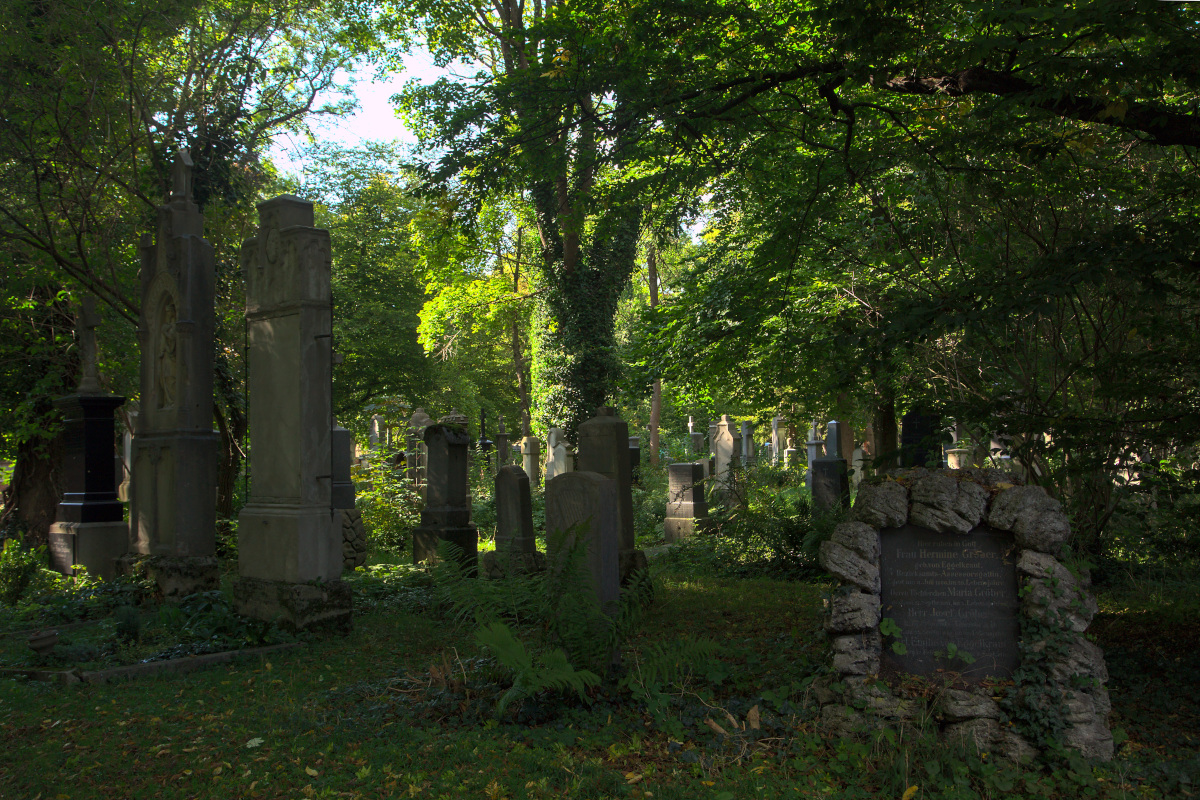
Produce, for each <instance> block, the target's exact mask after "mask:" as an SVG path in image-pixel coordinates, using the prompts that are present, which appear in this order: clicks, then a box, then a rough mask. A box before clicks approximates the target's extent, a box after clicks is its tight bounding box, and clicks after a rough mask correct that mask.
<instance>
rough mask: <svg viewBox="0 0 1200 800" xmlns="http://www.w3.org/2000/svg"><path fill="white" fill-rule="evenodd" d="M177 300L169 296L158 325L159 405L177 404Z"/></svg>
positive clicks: (162, 406) (163, 406)
mask: <svg viewBox="0 0 1200 800" xmlns="http://www.w3.org/2000/svg"><path fill="white" fill-rule="evenodd" d="M175 319H176V311H175V301H174V300H173V299H171V298H170V297H169V296H168V297H167V298H166V301H165V302H164V303H163V310H162V315H161V316H160V317H159V325H158V342H157V345H158V354H157V361H158V407H159V408H172V407H173V406H174V405H175V374H176V371H177V365H176V359H177V357H178V356H177V353H176V349H177V340H176V332H175Z"/></svg>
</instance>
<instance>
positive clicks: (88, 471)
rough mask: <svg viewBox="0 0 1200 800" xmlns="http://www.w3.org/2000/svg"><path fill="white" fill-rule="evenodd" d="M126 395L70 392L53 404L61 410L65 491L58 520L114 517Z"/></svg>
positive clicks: (118, 508) (119, 509)
mask: <svg viewBox="0 0 1200 800" xmlns="http://www.w3.org/2000/svg"><path fill="white" fill-rule="evenodd" d="M124 402H125V398H124V397H117V396H116V395H109V394H98V395H87V394H73V395H69V396H67V397H60V398H58V399H57V400H55V401H54V405H55V406H56V407H57V408H58V409H59V410H60V411H62V414H63V432H62V441H63V449H64V454H63V471H62V476H63V485H64V487H65V491H64V492H63V499H62V502H61V503H59V505H58V516H57V519H58V521H59V522H117V521H120V520H121V519H122V518H123V517H124V506H125V504H124V503H122V502H121V501H120V499H118V497H117V471H116V461H115V456H116V431H117V426H116V420H115V418H114V417H113V412H114V411H116V410H117V408H118V407H120V405H121V404H122V403H124Z"/></svg>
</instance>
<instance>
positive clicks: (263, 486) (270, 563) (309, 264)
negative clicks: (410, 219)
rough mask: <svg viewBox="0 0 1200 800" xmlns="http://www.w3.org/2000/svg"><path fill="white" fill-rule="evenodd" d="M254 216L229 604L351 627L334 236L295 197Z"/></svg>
mask: <svg viewBox="0 0 1200 800" xmlns="http://www.w3.org/2000/svg"><path fill="white" fill-rule="evenodd" d="M258 213H259V227H258V232H257V235H256V236H255V237H254V238H252V239H248V240H247V241H246V242H245V244H243V246H242V253H241V262H242V272H243V277H244V278H245V281H246V327H247V353H246V360H247V377H248V388H249V429H250V436H251V448H250V497H249V499H248V501H247V503H246V505H245V507H244V508H243V509H242V511H241V514H240V515H239V516H238V574H239V576H240V577H239V578H238V580H237V582H236V583H235V584H234V590H233V592H234V601H235V605H236V608H237V611H238V613H240V614H242V615H244V616H249V617H255V618H257V619H262V620H275V621H276V622H277V623H279V624H281V625H283V626H284V627H287V628H291V629H296V630H299V629H308V628H318V627H323V628H334V629H338V630H343V631H344V630H349V628H350V624H351V593H350V587H349V585H348V584H345V583H343V582H342V581H341V580H340V578H341V574H342V536H341V535H340V532H339V531H337V530H336V529H335V527H334V521H333V517H334V515H333V513H332V506H333V503H332V485H333V479H332V449H331V444H330V439H331V436H332V426H331V420H332V419H333V413H332V397H331V392H332V371H333V349H332V347H331V342H332V317H333V303H332V299H331V296H330V286H329V278H330V263H331V261H330V249H329V232H328V231H325V230H322V229H319V228H315V227H313V205H312V203H309V202H307V201H304V200H301V199H300V198H298V197H293V196H291V195H281V196H280V197H276V198H274V199H272V200H268V201H266V202H264V203H260V204H259V206H258ZM144 411H145V409H143V413H144ZM206 500H208V501H209V502H211V498H206Z"/></svg>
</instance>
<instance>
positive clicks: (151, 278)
mask: <svg viewBox="0 0 1200 800" xmlns="http://www.w3.org/2000/svg"><path fill="white" fill-rule="evenodd" d="M191 171H192V163H191V160H190V158H189V157H188V155H187V153H186V152H184V151H181V152H180V153H179V154H177V156H176V160H175V164H174V167H173V178H172V190H171V193H170V196H169V197H168V200H167V203H166V204H165V205H163V206H161V207H160V208H159V210H158V224H157V231H156V234H155V235H153V236H151V235H146V236H144V237H143V239H142V243H141V300H142V305H141V317H140V319H139V327H138V336H139V341H140V344H141V354H142V361H141V385H140V388H141V406H140V408H139V410H138V413H137V414H136V415H135V414H131V415H130V417H131V419H134V420H136V422H135V425H134V430H133V431H132V436H131V440H130V441H129V442H128V444H127V450H128V463H129V464H130V466H131V478H130V481H129V483H128V486H127V487H126V489H125V491H126V492H127V493H128V496H129V500H130V514H129V521H128V522H127V523H126V522H124V521H123V519H122V517H123V504H122V503H121V501H120V499H119V497H118V488H117V482H116V476H117V473H116V461H115V453H114V446H113V445H114V434H115V424H114V418H113V412H114V410H115V409H116V408H117V407H119V406H120V405H121V404H122V403H123V402H124V398H122V397H117V396H113V395H108V394H104V393H103V392H102V391H101V387H100V384H99V381H98V380H97V375H96V366H95V365H96V356H95V351H96V345H95V333H94V329H95V327H96V324H97V319H96V317H95V313H94V308H93V306H92V304H91V301H87V300H85V304H84V311H83V313H82V314H81V315H80V342H81V350H82V352H83V369H82V370H81V374H82V378H81V380H80V383H79V386H78V388H77V390H76V392H75V393H74V394H72V395H70V396H68V397H64V398H62V399H60V400H59V401H58V404H59V406H60V407H61V408H63V409H64V412H65V414H64V416H65V428H66V430H65V435H64V441H65V443H66V450H67V457H66V461H65V470H64V482H65V489H66V491H65V492H64V496H63V502H62V503H61V504H60V506H59V509H58V520H57V522H56V523H55V525H54V526H53V527H52V528H51V532H50V549H51V557H52V561H53V565H54V566H55V567H56V568H58V569H59V570H60V571H62V572H64V573H70V572H71V571H72V570H73V567H74V565H82V566H84V567H85V568H86V569H87V570H88V572H89V573H92V574H95V575H99V576H101V577H106V578H107V577H112V576H113V575H114V574H115V573H116V572H118V571H131V572H132V571H144V572H145V573H146V574H148V575H149V576H150V577H152V578H153V579H154V580H155V581H156V583H157V585H158V587H159V589H160V591H161V592H162V593H163V594H164V595H165V596H181V595H187V594H191V593H193V592H196V591H203V590H208V589H215V588H217V586H218V568H217V559H216V536H215V523H216V520H215V503H214V500H215V497H216V488H217V459H218V451H219V444H220V439H219V434H218V433H216V432H215V431H214V430H213V427H212V423H213V417H212V409H213V352H214V324H215V310H214V304H213V288H214V262H213V250H212V247H211V246H210V245H209V243H208V242H207V240H205V239H204V218H203V215H202V214H201V213H200V210H199V208H198V207H197V206H196V204H195V203H194V202H193V200H192V186H191V183H192V180H191ZM258 211H259V227H258V231H257V234H256V236H254V237H253V238H251V239H249V240H247V241H246V242H245V243H244V244H243V246H242V249H241V266H242V272H243V278H244V281H245V287H246V322H247V352H246V359H247V364H248V367H247V380H248V414H249V428H250V431H251V435H252V438H253V447H252V448H251V450H250V473H251V482H250V491H249V496H248V498H247V502H246V505H245V507H244V508H243V509H242V511H241V513H240V515H239V518H238V579H237V580H236V582H235V584H234V598H235V603H236V606H237V608H238V611H239V612H240V613H243V614H246V615H249V616H254V617H258V618H260V619H265V620H276V621H278V622H279V623H281V624H283V625H285V626H289V627H293V628H311V627H314V626H327V627H332V628H343V629H344V628H346V627H347V626H348V625H349V622H350V612H351V597H350V590H349V587H348V586H347V585H346V584H344V583H343V582H342V581H341V580H340V578H341V574H342V570H343V569H344V567H345V566H347V565H355V564H359V563H362V559H363V557H364V555H365V550H366V546H365V539H364V537H363V533H362V524H361V520H360V519H359V518H358V512H357V511H355V510H354V487H353V483H352V482H351V479H350V458H351V447H352V443H351V440H350V436H349V432H348V431H346V430H345V429H343V428H340V427H338V426H337V425H336V423H335V422H334V420H333V418H332V365H333V352H332V298H331V294H330V265H331V257H330V256H331V254H330V245H329V234H328V232H327V231H324V230H321V229H318V228H316V227H314V225H313V206H312V204H311V203H309V202H306V201H304V200H301V199H299V198H297V197H292V196H290V195H283V196H280V197H277V198H274V199H273V200H269V201H267V202H264V203H261V204H260V205H259V207H258Z"/></svg>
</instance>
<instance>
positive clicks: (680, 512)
mask: <svg viewBox="0 0 1200 800" xmlns="http://www.w3.org/2000/svg"><path fill="white" fill-rule="evenodd" d="M707 520H708V502H707V501H706V500H705V499H704V466H703V465H702V464H700V463H699V462H695V463H683V464H671V465H670V466H669V467H667V515H666V519H664V520H663V534H664V536H665V537H666V539H667V541H668V542H678V541H679V540H681V539H686V538H688V537H689V536H691V535H692V534H694V533H696V532H698V531H701V530H703V528H704V524H705V522H707Z"/></svg>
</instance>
